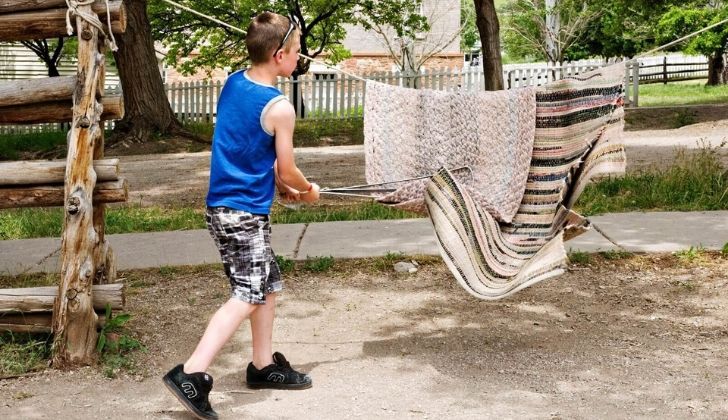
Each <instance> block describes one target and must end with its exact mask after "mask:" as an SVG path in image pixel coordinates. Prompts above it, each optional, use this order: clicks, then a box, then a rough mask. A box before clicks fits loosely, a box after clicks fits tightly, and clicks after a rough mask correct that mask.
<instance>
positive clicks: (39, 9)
mask: <svg viewBox="0 0 728 420" xmlns="http://www.w3.org/2000/svg"><path fill="white" fill-rule="evenodd" d="M66 10H67V8H66V2H65V0H60V1H59V0H52V1H29V0H1V1H0V42H5V41H26V40H31V39H47V38H58V37H65V36H68V31H67V29H66ZM91 11H92V13H93V14H96V15H97V16H98V17H99V20H100V21H101V22H102V23H103V24H104V26H107V25H108V22H107V17H106V3H105V2H104V1H103V0H99V1H96V2H94V3H93V4H92V5H91ZM109 12H110V14H111V31H112V32H113V33H114V34H121V33H124V31H125V30H126V9H125V8H124V4H123V3H122V2H121V1H119V0H116V1H109ZM73 26H74V29H75V25H73ZM105 30H108V29H105Z"/></svg>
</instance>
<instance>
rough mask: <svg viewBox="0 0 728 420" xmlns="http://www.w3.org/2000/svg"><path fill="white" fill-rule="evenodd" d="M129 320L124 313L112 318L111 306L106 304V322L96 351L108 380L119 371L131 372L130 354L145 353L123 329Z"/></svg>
mask: <svg viewBox="0 0 728 420" xmlns="http://www.w3.org/2000/svg"><path fill="white" fill-rule="evenodd" d="M129 320H131V315H130V314H126V313H121V314H118V315H115V316H112V314H111V305H110V304H106V322H105V323H104V326H103V327H102V328H101V331H100V332H99V339H98V341H97V342H96V351H97V352H99V353H100V354H101V362H102V363H103V365H104V374H105V375H106V376H107V377H109V378H114V377H116V374H117V373H118V372H119V371H120V370H121V369H125V370H132V369H133V368H134V361H133V359H132V352H133V351H136V350H141V351H145V348H144V346H142V344H141V343H140V342H139V340H137V339H135V338H133V337H131V336H130V335H129V331H128V330H127V329H126V327H125V325H126V323H127V322H129Z"/></svg>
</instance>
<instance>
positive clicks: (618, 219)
mask: <svg viewBox="0 0 728 420" xmlns="http://www.w3.org/2000/svg"><path fill="white" fill-rule="evenodd" d="M590 220H591V221H592V223H593V224H594V225H596V226H597V227H598V228H599V230H600V231H601V232H603V233H604V234H605V235H606V236H607V237H608V238H610V239H611V240H612V241H614V242H615V243H616V244H618V245H619V247H621V248H622V249H624V250H627V251H631V252H674V251H679V250H684V249H688V248H690V247H691V246H694V247H697V246H702V247H704V248H706V249H721V248H722V247H723V245H724V244H725V243H726V242H728V211H714V212H690V213H680V212H664V213H615V214H607V215H604V216H597V217H592V218H590ZM108 238H109V241H110V243H111V246H112V248H113V249H114V253H115V254H116V260H117V268H118V269H119V270H128V269H135V268H152V267H162V266H175V265H195V264H210V263H218V262H220V256H219V254H218V252H217V249H216V248H215V246H214V244H213V242H212V239H211V238H210V236H209V235H208V233H207V231H206V230H191V231H175V232H157V233H128V234H119V235H109V236H108ZM272 238H273V239H272V241H273V249H274V250H275V251H276V253H277V254H278V255H280V256H283V257H286V258H291V259H306V258H307V257H318V256H333V257H336V258H362V257H376V256H382V255H386V254H387V253H388V252H401V253H404V254H425V255H438V254H439V252H438V249H437V243H436V241H435V235H434V233H433V230H432V225H431V224H430V220H429V219H409V220H385V221H361V222H328V223H311V224H291V225H274V226H273V236H272ZM566 247H567V249H570V250H571V251H582V252H596V251H607V250H615V249H619V248H618V247H617V246H615V245H614V244H613V243H612V242H610V241H609V240H607V238H605V237H604V236H603V235H602V234H600V233H598V232H597V231H596V230H595V229H592V230H591V231H589V232H587V233H586V234H584V235H581V236H578V237H577V238H575V239H573V240H571V241H569V242H567V243H566ZM59 254H60V239H58V238H42V239H26V240H15V241H0V274H4V275H18V274H21V273H37V272H58V271H60V265H59Z"/></svg>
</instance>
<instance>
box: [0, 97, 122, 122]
mask: <svg viewBox="0 0 728 420" xmlns="http://www.w3.org/2000/svg"><path fill="white" fill-rule="evenodd" d="M101 104H102V105H103V107H104V109H103V111H102V113H101V120H103V121H106V120H116V119H119V118H121V117H122V116H123V115H124V102H123V100H122V97H121V96H107V97H105V98H103V99H102V100H101ZM71 105H72V102H71V101H55V102H43V103H35V104H29V105H20V106H6V107H2V108H0V124H37V123H48V122H66V123H67V122H70V121H71V120H72V119H73V109H72V108H71Z"/></svg>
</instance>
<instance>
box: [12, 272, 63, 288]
mask: <svg viewBox="0 0 728 420" xmlns="http://www.w3.org/2000/svg"><path fill="white" fill-rule="evenodd" d="M59 280H60V273H34V274H20V275H17V276H0V289H14V288H21V287H43V286H58V281H59Z"/></svg>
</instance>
